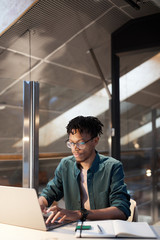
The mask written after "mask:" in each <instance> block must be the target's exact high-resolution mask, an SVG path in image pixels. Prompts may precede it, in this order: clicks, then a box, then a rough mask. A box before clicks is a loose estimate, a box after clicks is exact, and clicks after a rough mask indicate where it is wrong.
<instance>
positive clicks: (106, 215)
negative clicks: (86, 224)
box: [87, 207, 127, 220]
mask: <svg viewBox="0 0 160 240" xmlns="http://www.w3.org/2000/svg"><path fill="white" fill-rule="evenodd" d="M88 212H89V214H88V216H87V219H88V220H107V219H121V220H127V217H126V215H125V214H124V213H123V212H122V211H121V210H120V209H118V208H117V207H108V208H103V209H96V210H89V211H88Z"/></svg>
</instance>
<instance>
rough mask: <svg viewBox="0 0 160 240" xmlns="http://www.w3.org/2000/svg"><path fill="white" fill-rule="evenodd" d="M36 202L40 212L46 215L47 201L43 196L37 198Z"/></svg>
mask: <svg viewBox="0 0 160 240" xmlns="http://www.w3.org/2000/svg"><path fill="white" fill-rule="evenodd" d="M38 201H39V205H40V207H41V210H42V212H44V213H46V211H47V207H48V202H47V200H46V199H45V198H44V197H43V196H41V197H39V199H38Z"/></svg>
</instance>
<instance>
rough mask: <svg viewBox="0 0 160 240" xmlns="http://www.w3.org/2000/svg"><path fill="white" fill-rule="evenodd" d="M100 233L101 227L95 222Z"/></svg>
mask: <svg viewBox="0 0 160 240" xmlns="http://www.w3.org/2000/svg"><path fill="white" fill-rule="evenodd" d="M97 227H98V229H99V232H100V233H103V231H102V228H101V227H100V226H99V225H98V224H97Z"/></svg>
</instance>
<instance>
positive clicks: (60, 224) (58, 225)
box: [43, 216, 73, 230]
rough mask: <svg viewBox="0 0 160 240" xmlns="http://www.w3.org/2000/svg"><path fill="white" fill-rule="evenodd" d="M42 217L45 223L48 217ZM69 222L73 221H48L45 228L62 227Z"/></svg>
mask: <svg viewBox="0 0 160 240" xmlns="http://www.w3.org/2000/svg"><path fill="white" fill-rule="evenodd" d="M43 218H44V221H45V224H46V220H47V218H48V217H47V216H43ZM69 223H73V221H71V220H64V221H63V222H61V223H59V222H58V221H55V222H54V223H51V222H49V223H47V224H46V228H47V230H52V229H54V228H59V227H62V226H64V225H67V224H69Z"/></svg>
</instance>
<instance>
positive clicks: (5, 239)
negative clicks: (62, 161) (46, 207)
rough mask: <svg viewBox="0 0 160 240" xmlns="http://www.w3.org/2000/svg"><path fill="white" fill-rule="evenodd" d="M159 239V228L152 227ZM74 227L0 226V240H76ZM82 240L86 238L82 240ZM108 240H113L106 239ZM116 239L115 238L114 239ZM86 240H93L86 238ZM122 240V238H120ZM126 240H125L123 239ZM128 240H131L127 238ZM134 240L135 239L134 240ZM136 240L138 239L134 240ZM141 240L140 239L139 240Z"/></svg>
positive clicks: (99, 239) (100, 239) (98, 239)
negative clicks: (46, 230)
mask: <svg viewBox="0 0 160 240" xmlns="http://www.w3.org/2000/svg"><path fill="white" fill-rule="evenodd" d="M152 228H153V230H154V231H155V232H156V234H157V237H158V239H160V226H154V227H152ZM74 229H75V226H71V225H67V226H64V227H62V228H57V229H54V230H53V231H49V232H44V231H38V230H34V229H29V228H22V227H16V226H11V225H7V224H0V239H2V240H76V239H78V238H75V236H74V235H75V232H74ZM83 239H84V240H85V239H87V238H83ZM96 239H97V240H102V238H94V240H96ZM107 239H108V240H113V238H112V239H109V238H107ZM116 239H117V238H116ZM87 240H93V239H92V238H88V239H87ZM121 240H123V238H121ZM125 240H126V239H125ZM129 240H133V239H131V238H129ZM134 240H135V239H134ZM136 240H138V239H136ZM141 240H142V239H141ZM152 240H153V239H152Z"/></svg>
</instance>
